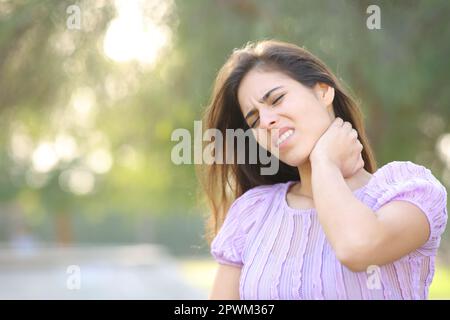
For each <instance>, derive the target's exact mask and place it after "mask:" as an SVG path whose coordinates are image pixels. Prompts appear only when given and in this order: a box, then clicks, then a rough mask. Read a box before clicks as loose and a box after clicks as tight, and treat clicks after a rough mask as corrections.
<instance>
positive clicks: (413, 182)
mask: <svg viewBox="0 0 450 320" xmlns="http://www.w3.org/2000/svg"><path fill="white" fill-rule="evenodd" d="M369 186H370V187H371V189H375V190H379V191H386V189H393V188H394V189H395V188H396V187H401V188H402V189H405V188H406V189H417V187H418V186H425V187H428V188H431V189H432V190H428V191H433V192H439V193H440V194H441V195H442V196H444V195H445V196H446V195H447V193H446V189H445V187H444V186H443V185H442V183H441V182H440V181H439V180H438V179H437V178H436V177H435V176H434V174H433V173H432V172H431V170H430V169H428V168H426V167H424V166H422V165H419V164H416V163H414V162H411V161H392V162H389V163H387V164H385V165H383V166H382V167H381V168H379V169H378V170H377V171H376V172H375V173H374V174H373V176H372V179H371V181H370V182H369ZM425 189H427V188H425ZM424 191H426V190H424Z"/></svg>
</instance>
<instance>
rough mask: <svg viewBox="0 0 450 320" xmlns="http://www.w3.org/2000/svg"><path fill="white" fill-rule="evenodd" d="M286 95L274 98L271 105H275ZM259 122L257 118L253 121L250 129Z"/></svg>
mask: <svg viewBox="0 0 450 320" xmlns="http://www.w3.org/2000/svg"><path fill="white" fill-rule="evenodd" d="M285 95H286V94H282V95H281V96H279V97H278V98H276V99H275V100H274V101H273V102H272V105H276V104H277V103H278V101H280V100H281V98H283V97H284V96H285ZM258 121H259V117H258V118H256V119H255V121H253V123H252V124H251V125H250V128H252V129H253V128H254V127H255V124H256V123H257V122H258Z"/></svg>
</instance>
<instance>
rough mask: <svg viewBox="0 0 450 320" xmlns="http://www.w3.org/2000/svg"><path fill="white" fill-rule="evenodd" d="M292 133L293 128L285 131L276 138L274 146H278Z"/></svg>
mask: <svg viewBox="0 0 450 320" xmlns="http://www.w3.org/2000/svg"><path fill="white" fill-rule="evenodd" d="M293 134H294V130H293V129H289V130H288V131H286V132H285V133H283V134H282V135H281V136H280V137H279V138H278V140H277V142H275V146H276V147H279V146H280V145H281V144H282V143H283V142H285V141H286V140H287V139H289V137H290V136H292V135H293Z"/></svg>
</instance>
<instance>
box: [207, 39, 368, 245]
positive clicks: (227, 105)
mask: <svg viewBox="0 0 450 320" xmlns="http://www.w3.org/2000/svg"><path fill="white" fill-rule="evenodd" d="M256 67H257V68H261V69H264V70H272V71H280V72H283V73H284V74H286V75H288V76H290V77H291V78H293V79H294V80H297V81H298V82H300V83H301V84H303V85H304V86H307V87H309V88H312V87H313V86H314V85H315V84H316V83H325V84H327V85H329V86H331V87H333V88H334V90H335V96H334V100H333V109H334V113H335V116H336V117H340V118H342V119H343V120H344V121H348V122H350V123H351V124H352V127H353V128H354V129H355V130H356V131H357V132H358V137H359V140H360V142H361V143H362V145H363V147H364V148H363V151H362V157H363V160H364V169H366V170H367V171H368V172H370V173H374V172H375V171H376V169H377V165H376V160H375V158H374V156H373V152H372V149H371V147H370V145H369V142H368V138H367V136H366V133H365V129H364V121H363V114H362V112H361V111H360V109H359V107H358V105H357V103H356V102H355V100H354V99H353V98H352V97H351V95H350V94H349V92H348V90H346V89H345V88H344V87H343V85H342V84H341V83H340V82H339V81H338V79H337V78H336V76H335V75H334V74H333V73H332V72H331V71H330V69H329V68H328V67H327V66H326V65H325V64H324V63H323V62H322V61H321V60H320V59H318V58H317V57H315V56H314V55H312V54H311V53H310V52H308V51H307V50H306V49H304V48H301V47H298V46H296V45H294V44H290V43H286V42H281V41H277V40H264V41H260V42H256V43H254V42H249V43H247V44H246V45H245V46H244V47H243V48H241V49H234V51H233V53H232V54H231V55H230V57H229V58H228V60H227V61H226V63H225V64H224V66H223V67H222V68H221V69H220V71H219V73H218V75H217V77H216V80H215V84H214V88H213V92H212V96H211V98H210V102H209V104H208V106H207V108H206V109H205V112H204V115H203V129H204V130H207V129H210V128H216V129H218V130H219V131H220V132H221V133H222V134H223V136H225V134H226V129H238V128H241V129H243V130H247V129H248V128H249V127H248V125H247V123H246V121H245V120H244V117H243V115H242V112H241V110H240V108H239V102H238V98H237V91H238V88H239V85H240V83H241V81H242V79H243V78H244V76H245V75H246V74H247V73H248V72H249V71H250V70H251V69H253V68H256ZM226 147H227V145H226V144H224V145H223V150H222V154H224V155H225V154H226ZM248 148H249V141H247V140H246V142H245V151H246V154H248V150H249V149H248ZM258 148H261V147H260V146H258ZM258 152H259V150H258ZM236 154H237V147H236V144H234V155H236ZM279 163H280V164H279V170H278V172H277V174H275V175H261V174H260V172H261V171H260V169H261V167H262V164H261V163H259V162H258V163H256V164H251V163H248V162H247V161H246V163H245V164H238V163H237V162H236V161H234V162H233V163H231V164H226V163H224V164H217V163H214V164H210V165H203V166H201V167H200V170H199V171H198V174H199V178H200V182H201V185H202V189H203V196H206V200H207V203H208V205H209V207H210V209H211V214H210V215H209V217H208V219H207V221H206V233H205V238H206V240H207V242H208V244H211V241H212V239H213V238H214V237H215V236H216V235H217V232H218V231H219V229H220V227H221V225H222V223H223V221H224V220H225V217H226V213H227V211H228V209H229V207H230V205H231V203H232V202H233V201H234V200H235V199H236V198H238V197H239V196H241V195H242V194H243V193H245V192H246V191H247V190H249V189H251V188H254V187H256V186H260V185H270V184H275V183H279V182H287V181H291V180H300V177H299V173H298V169H297V168H296V167H292V166H290V165H287V164H286V163H284V162H282V161H280V162H279Z"/></svg>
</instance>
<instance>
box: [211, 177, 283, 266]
mask: <svg viewBox="0 0 450 320" xmlns="http://www.w3.org/2000/svg"><path fill="white" fill-rule="evenodd" d="M283 185H284V184H274V185H264V186H258V187H255V188H252V189H250V190H248V191H247V192H245V193H244V194H242V195H241V196H240V197H238V198H237V199H236V200H235V201H234V202H233V203H232V204H231V206H230V208H229V209H228V212H227V214H226V216H225V220H224V222H223V225H222V226H221V228H220V230H219V232H218V234H217V235H216V237H215V238H214V240H213V241H212V243H211V254H212V256H213V257H214V258H215V259H216V260H217V261H218V262H220V263H222V264H231V265H237V266H242V265H243V257H242V253H243V250H244V248H245V243H246V239H247V235H248V234H249V232H250V230H252V228H253V227H254V225H255V223H256V222H257V220H258V217H260V216H261V214H260V213H261V212H264V211H265V208H266V207H267V206H268V204H269V203H270V201H271V200H272V199H273V197H274V196H275V195H277V193H278V192H277V191H278V190H280V188H281V187H282V186H283Z"/></svg>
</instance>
